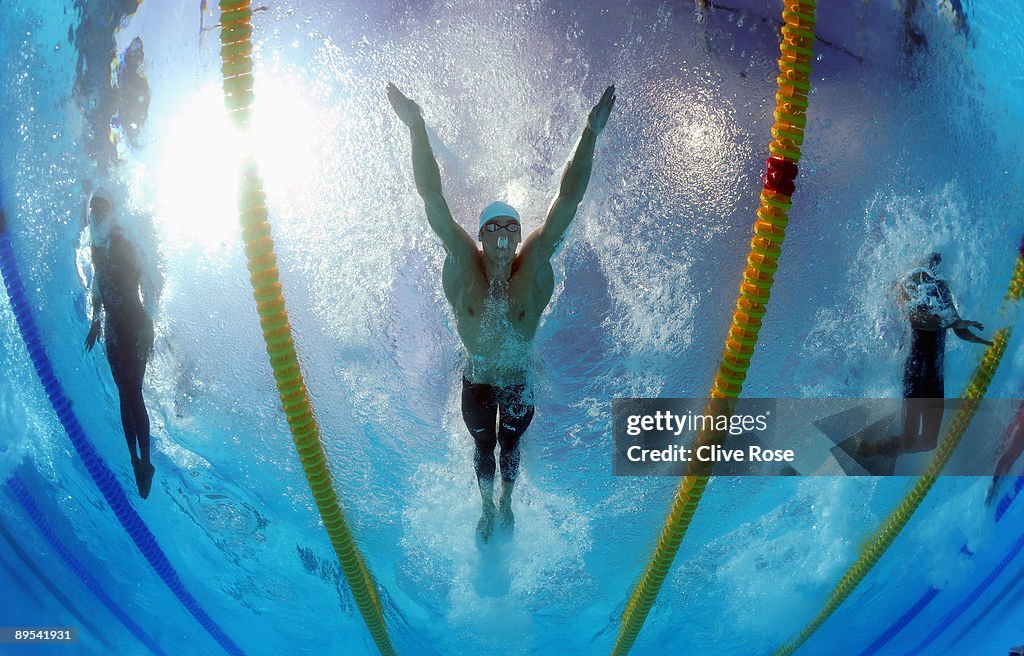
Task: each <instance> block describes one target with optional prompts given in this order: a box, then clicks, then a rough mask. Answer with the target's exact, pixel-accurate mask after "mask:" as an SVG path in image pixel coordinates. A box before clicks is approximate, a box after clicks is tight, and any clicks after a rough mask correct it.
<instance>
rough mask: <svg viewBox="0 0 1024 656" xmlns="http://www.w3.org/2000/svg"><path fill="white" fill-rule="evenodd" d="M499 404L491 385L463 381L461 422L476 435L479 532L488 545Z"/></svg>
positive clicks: (490, 529) (475, 459) (474, 438)
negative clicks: (479, 512) (479, 503)
mask: <svg viewBox="0 0 1024 656" xmlns="http://www.w3.org/2000/svg"><path fill="white" fill-rule="evenodd" d="M497 417H498V404H497V402H496V401H495V400H494V389H493V388H492V387H491V386H490V385H481V384H477V383H471V382H469V381H468V380H466V379H465V378H463V379H462V420H463V421H464V422H465V423H466V428H468V429H469V433H470V435H472V436H473V442H474V443H475V451H474V453H473V466H474V467H475V469H476V481H477V486H478V487H479V488H480V502H481V505H482V510H481V514H480V521H479V522H477V526H476V532H477V535H479V536H480V539H481V540H482V541H484V542H487V541H488V540H489V539H490V537H491V532H492V531H493V530H494V472H495V468H496V467H495V462H494V448H495V447H496V446H497V444H498V440H497V436H496V435H495V423H496V421H497Z"/></svg>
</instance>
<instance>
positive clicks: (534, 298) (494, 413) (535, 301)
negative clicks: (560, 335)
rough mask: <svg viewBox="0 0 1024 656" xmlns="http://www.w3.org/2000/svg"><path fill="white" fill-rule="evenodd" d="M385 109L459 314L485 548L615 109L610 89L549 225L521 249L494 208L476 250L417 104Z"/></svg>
mask: <svg viewBox="0 0 1024 656" xmlns="http://www.w3.org/2000/svg"><path fill="white" fill-rule="evenodd" d="M387 96H388V101H390V103H391V106H392V107H393V108H394V110H395V113H396V114H397V115H398V118H399V119H401V121H402V122H403V123H404V124H405V125H406V126H408V128H409V134H410V137H411V140H412V168H413V177H414V178H415V181H416V190H417V191H418V192H419V195H420V196H421V197H422V198H423V204H424V205H425V207H426V212H427V222H428V223H429V224H430V227H431V229H432V230H433V231H434V232H435V233H437V236H438V237H440V238H441V241H442V243H443V244H444V249H445V252H446V257H445V261H444V268H443V271H442V275H441V281H442V286H443V287H444V293H445V297H446V298H447V299H448V302H449V303H450V304H451V306H452V310H453V312H454V313H455V322H456V327H457V330H458V333H459V337H460V338H461V339H462V344H463V346H464V347H465V348H466V352H467V358H466V368H465V371H464V373H463V378H462V417H463V420H464V421H465V422H466V427H467V428H468V429H469V432H470V433H471V434H472V436H473V439H474V441H475V443H476V452H475V455H474V465H475V467H476V477H477V483H478V485H479V488H480V497H481V501H482V504H483V512H482V515H481V517H480V521H479V522H478V523H477V534H478V535H479V536H480V538H481V540H482V541H483V542H487V540H488V539H489V538H490V536H491V533H492V532H493V530H494V522H495V515H496V514H497V516H498V517H499V518H500V522H501V526H502V528H504V529H505V530H508V531H511V530H512V528H513V526H514V522H515V518H514V516H513V514H512V489H513V487H514V486H515V482H516V476H517V474H518V472H519V439H520V437H522V435H523V433H524V432H525V431H526V428H527V426H529V425H530V421H531V420H532V419H533V409H534V408H533V399H532V393H531V391H530V390H529V380H528V377H529V376H528V374H529V368H530V363H529V350H530V348H531V344H532V341H533V338H534V335H535V334H536V333H537V325H538V323H539V322H540V315H541V313H542V312H543V311H544V308H545V307H546V306H547V304H548V302H549V301H550V300H551V294H552V292H553V291H554V284H555V280H554V272H553V271H552V268H551V258H552V256H554V254H555V251H556V250H557V248H558V246H559V244H560V243H561V241H562V238H563V237H564V236H565V232H566V230H567V229H568V228H569V225H570V224H571V223H572V220H573V218H574V217H575V216H576V210H577V208H578V206H579V204H580V202H581V201H582V200H583V194H584V192H586V190H587V184H588V183H589V182H590V172H591V169H592V167H593V162H594V147H595V145H596V143H597V137H598V135H600V134H601V131H602V130H604V127H605V124H606V123H607V121H608V116H609V114H610V113H611V111H612V106H613V105H614V104H615V87H614V86H609V87H608V88H607V89H606V90H605V92H604V95H602V96H601V99H600V100H599V101H598V103H597V104H596V105H594V108H593V109H591V110H590V115H589V116H588V117H587V124H586V126H585V127H584V129H583V134H582V136H581V137H580V140H579V142H578V143H577V145H576V150H575V152H574V153H573V156H572V159H571V160H570V161H569V164H568V165H567V166H566V169H565V172H564V173H563V175H562V181H561V185H560V187H559V191H558V196H557V197H556V198H555V200H554V202H553V203H552V205H551V208H550V209H549V210H548V215H547V218H546V219H545V221H544V223H543V225H541V227H540V228H539V229H538V230H536V231H534V232H533V233H532V234H531V235H530V236H529V238H527V239H526V241H525V242H523V248H522V250H521V251H520V252H518V253H517V249H518V247H519V244H520V241H521V240H522V231H521V224H520V221H519V213H518V212H517V211H516V210H515V209H514V208H513V207H511V206H510V205H508V204H506V203H503V202H500V201H496V202H493V203H491V204H490V205H488V206H487V207H485V208H484V210H483V211H482V212H481V213H480V222H479V231H478V233H477V239H478V240H479V241H480V243H481V246H482V252H481V250H478V249H477V246H476V244H475V243H474V240H473V238H471V237H470V236H469V234H468V233H467V232H466V231H465V230H463V229H462V227H461V226H459V224H458V223H456V222H455V220H454V219H452V215H451V211H450V210H449V209H448V203H447V201H445V198H444V195H443V194H442V192H441V172H440V170H439V169H438V166H437V161H436V160H435V159H434V153H433V151H432V150H431V148H430V141H429V139H428V137H427V130H426V126H425V125H424V122H423V115H422V112H421V111H420V108H419V105H417V104H416V103H415V102H413V101H412V100H410V99H409V98H407V97H405V95H404V94H402V92H401V91H399V90H398V87H396V86H395V85H394V84H388V87H387ZM496 445H500V447H501V455H500V463H501V496H500V498H499V501H498V506H497V508H495V503H494V474H495V460H494V449H495V446H496Z"/></svg>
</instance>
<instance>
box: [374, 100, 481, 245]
mask: <svg viewBox="0 0 1024 656" xmlns="http://www.w3.org/2000/svg"><path fill="white" fill-rule="evenodd" d="M387 95H388V101H389V102H390V103H391V106H392V108H393V109H394V110H395V113H396V114H397V115H398V118H399V119H401V121H402V122H403V123H404V124H405V125H406V126H408V128H409V138H410V140H411V141H412V174H413V179H414V180H415V181H416V191H417V193H419V195H420V198H422V199H423V205H424V207H425V208H426V210H427V222H428V223H429V224H430V228H431V230H433V231H434V232H435V233H436V234H437V236H438V237H440V238H441V241H442V242H443V243H444V247H445V250H446V251H448V254H449V255H450V256H451V257H452V258H454V259H455V260H457V261H459V262H460V263H461V262H462V261H464V260H466V259H467V258H466V256H467V255H470V254H472V253H475V252H476V245H475V244H474V243H473V240H472V239H471V238H470V237H469V235H468V234H466V231H465V230H463V229H462V227H461V226H459V224H458V223H456V222H455V219H453V218H452V213H451V210H450V209H449V208H448V202H447V201H446V200H445V198H444V193H443V192H442V190H441V170H440V169H439V168H438V166H437V160H436V159H435V158H434V151H433V150H431V148H430V138H429V137H428V136H427V126H426V124H425V123H424V122H423V115H422V112H421V111H420V108H419V105H417V104H416V103H415V102H414V101H412V100H410V99H409V98H407V97H406V96H405V95H404V94H403V93H402V92H401V91H399V90H398V87H396V86H395V85H393V84H388V87H387ZM470 259H471V258H470Z"/></svg>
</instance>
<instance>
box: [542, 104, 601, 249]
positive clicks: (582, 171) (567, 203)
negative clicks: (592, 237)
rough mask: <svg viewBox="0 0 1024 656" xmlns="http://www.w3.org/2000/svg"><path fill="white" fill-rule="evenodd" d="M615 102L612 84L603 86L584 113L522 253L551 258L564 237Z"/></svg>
mask: <svg viewBox="0 0 1024 656" xmlns="http://www.w3.org/2000/svg"><path fill="white" fill-rule="evenodd" d="M614 104H615V87H614V85H613V86H609V87H608V88H607V89H605V92H604V95H602V96H601V100H599V101H598V103H597V104H596V105H594V108H593V109H591V110H590V114H589V116H587V126H586V127H585V128H583V134H582V135H581V136H580V140H579V141H578V142H577V143H576V149H575V151H574V152H573V155H572V159H571V160H569V164H568V165H566V167H565V172H564V173H563V174H562V182H561V184H560V185H559V188H558V196H556V197H555V200H554V202H553V203H552V204H551V208H550V209H549V210H548V216H547V218H546V219H545V220H544V225H543V226H541V228H540V230H538V231H537V232H536V233H534V234H533V235H530V238H529V239H527V240H526V243H525V244H523V253H524V256H525V255H526V254H527V253H529V254H531V255H533V254H536V256H539V257H542V258H544V259H551V257H552V256H553V255H554V254H555V250H557V248H558V246H559V244H561V243H562V239H563V238H564V237H565V231H566V230H568V229H569V225H570V224H571V223H572V220H573V219H574V218H576V210H577V209H578V208H579V205H580V203H581V202H582V201H583V195H584V194H585V193H586V191H587V186H588V185H589V184H590V173H591V171H592V170H593V168H594V148H595V146H597V137H598V135H599V134H601V132H602V131H603V130H604V126H605V124H606V123H607V122H608V116H609V115H610V114H611V111H612V106H613V105H614Z"/></svg>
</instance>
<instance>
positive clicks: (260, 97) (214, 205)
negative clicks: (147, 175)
mask: <svg viewBox="0 0 1024 656" xmlns="http://www.w3.org/2000/svg"><path fill="white" fill-rule="evenodd" d="M315 125H316V122H315V116H314V112H313V111H312V109H311V108H310V106H309V105H308V104H306V103H305V102H303V100H302V96H301V94H300V93H298V92H297V90H296V89H294V88H290V87H289V86H287V85H284V84H281V83H279V82H275V81H273V80H270V81H268V83H267V84H266V85H259V86H258V88H257V93H256V106H255V111H254V115H253V128H252V134H251V137H252V141H251V142H250V143H251V146H252V148H253V150H254V152H255V155H256V160H257V162H258V163H259V166H260V171H261V173H262V175H263V179H264V184H265V188H266V193H267V195H268V197H283V196H287V195H289V194H295V193H299V194H302V193H305V192H306V191H307V190H308V188H309V186H310V185H311V183H312V176H313V173H314V171H316V157H315V147H314V140H313V130H314V126H315ZM163 143H164V144H165V147H164V154H163V158H162V166H161V173H162V174H161V177H160V191H159V194H158V212H157V219H156V222H157V226H158V229H159V230H160V231H161V234H162V237H163V238H164V240H165V242H166V243H168V244H169V245H173V246H176V247H178V248H193V247H198V248H201V249H203V250H217V249H220V248H224V247H225V246H227V244H229V243H233V242H235V241H237V240H238V238H239V236H240V229H239V227H238V211H237V208H236V205H235V199H236V193H237V189H238V174H239V162H240V161H241V157H242V153H243V152H244V149H245V147H246V146H247V145H250V144H247V143H246V142H245V140H244V138H243V137H242V136H241V135H239V134H238V133H237V132H236V131H235V129H234V128H233V126H232V124H231V123H230V122H229V120H228V117H227V113H226V111H225V110H224V101H223V96H222V92H221V89H220V86H219V85H213V84H211V85H209V86H207V87H205V88H204V89H202V90H201V91H200V92H199V93H197V94H196V95H195V96H193V97H192V98H191V99H189V100H187V101H185V102H184V103H183V104H182V110H181V112H180V113H179V114H178V116H177V117H176V119H175V120H174V121H173V123H172V124H171V126H170V128H169V129H168V132H167V138H166V139H165V140H164V141H163Z"/></svg>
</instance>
